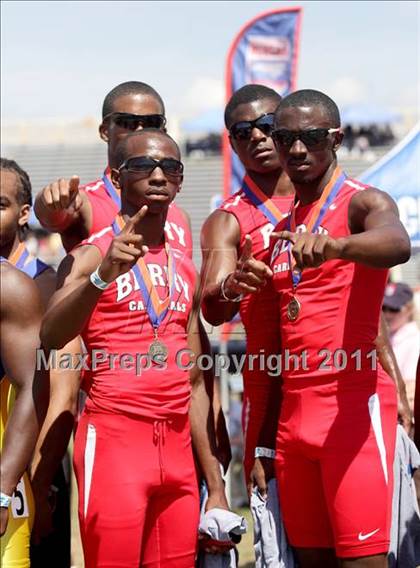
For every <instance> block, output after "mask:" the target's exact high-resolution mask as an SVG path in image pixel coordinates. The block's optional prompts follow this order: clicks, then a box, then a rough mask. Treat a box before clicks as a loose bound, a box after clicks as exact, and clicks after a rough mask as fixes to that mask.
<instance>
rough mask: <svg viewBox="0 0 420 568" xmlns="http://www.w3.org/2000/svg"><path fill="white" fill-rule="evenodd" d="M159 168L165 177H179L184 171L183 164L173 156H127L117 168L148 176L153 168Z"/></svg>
mask: <svg viewBox="0 0 420 568" xmlns="http://www.w3.org/2000/svg"><path fill="white" fill-rule="evenodd" d="M158 167H159V168H160V169H161V170H162V171H163V173H164V174H165V176H167V177H180V176H181V175H182V173H183V171H184V164H183V163H182V162H180V161H179V160H175V158H163V159H162V160H155V159H154V158H151V157H150V156H135V157H134V158H128V160H125V161H124V162H123V163H122V164H121V166H120V167H119V168H118V170H119V171H121V170H127V171H128V172H131V173H133V174H143V175H144V176H150V175H151V173H152V172H153V170H154V169H155V168H158Z"/></svg>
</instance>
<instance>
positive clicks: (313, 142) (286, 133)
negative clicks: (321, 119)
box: [272, 128, 340, 148]
mask: <svg viewBox="0 0 420 568" xmlns="http://www.w3.org/2000/svg"><path fill="white" fill-rule="evenodd" d="M339 130H340V129H339V128H311V129H309V130H299V131H298V132H293V131H292V130H287V129H286V128H280V129H279V130H274V131H273V133H272V137H273V140H274V141H275V142H276V143H277V144H278V145H279V146H285V147H289V148H290V147H291V146H293V144H294V143H295V142H296V140H301V141H302V142H303V143H304V144H305V146H306V147H307V148H313V147H314V146H318V145H320V144H322V143H325V141H326V140H327V138H328V135H329V134H332V133H333V132H338V131H339Z"/></svg>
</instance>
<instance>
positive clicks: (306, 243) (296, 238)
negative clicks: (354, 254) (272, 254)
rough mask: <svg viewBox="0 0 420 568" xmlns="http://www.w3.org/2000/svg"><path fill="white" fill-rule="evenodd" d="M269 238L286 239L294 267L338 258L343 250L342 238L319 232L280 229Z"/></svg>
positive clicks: (315, 265)
mask: <svg viewBox="0 0 420 568" xmlns="http://www.w3.org/2000/svg"><path fill="white" fill-rule="evenodd" d="M271 238H273V239H281V240H283V241H288V242H289V243H291V244H292V247H291V252H292V255H293V257H294V259H295V261H296V269H298V270H303V269H304V268H314V267H317V266H321V264H323V263H324V262H325V261H326V260H331V259H335V258H340V255H341V253H342V250H343V241H342V239H333V238H332V237H329V236H328V235H324V234H319V233H315V234H314V233H292V232H291V231H280V232H278V233H275V232H274V233H271Z"/></svg>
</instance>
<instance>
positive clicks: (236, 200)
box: [219, 188, 247, 211]
mask: <svg viewBox="0 0 420 568" xmlns="http://www.w3.org/2000/svg"><path fill="white" fill-rule="evenodd" d="M244 203H247V197H246V194H245V192H244V191H243V189H242V188H240V189H238V191H235V193H232V195H230V196H229V197H228V198H227V199H225V200H224V201H223V202H222V204H221V205H220V206H219V209H221V210H222V211H227V210H229V209H230V208H231V207H238V206H240V205H242V204H244Z"/></svg>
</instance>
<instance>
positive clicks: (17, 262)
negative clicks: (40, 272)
mask: <svg viewBox="0 0 420 568" xmlns="http://www.w3.org/2000/svg"><path fill="white" fill-rule="evenodd" d="M28 256H29V252H28V251H27V249H26V247H25V245H24V244H23V243H19V246H18V247H17V249H16V250H15V252H14V253H13V254H12V255H11V257H10V258H9V262H10V264H13V266H16V268H19V270H22V268H23V267H24V266H25V262H26V259H27V258H28Z"/></svg>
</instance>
